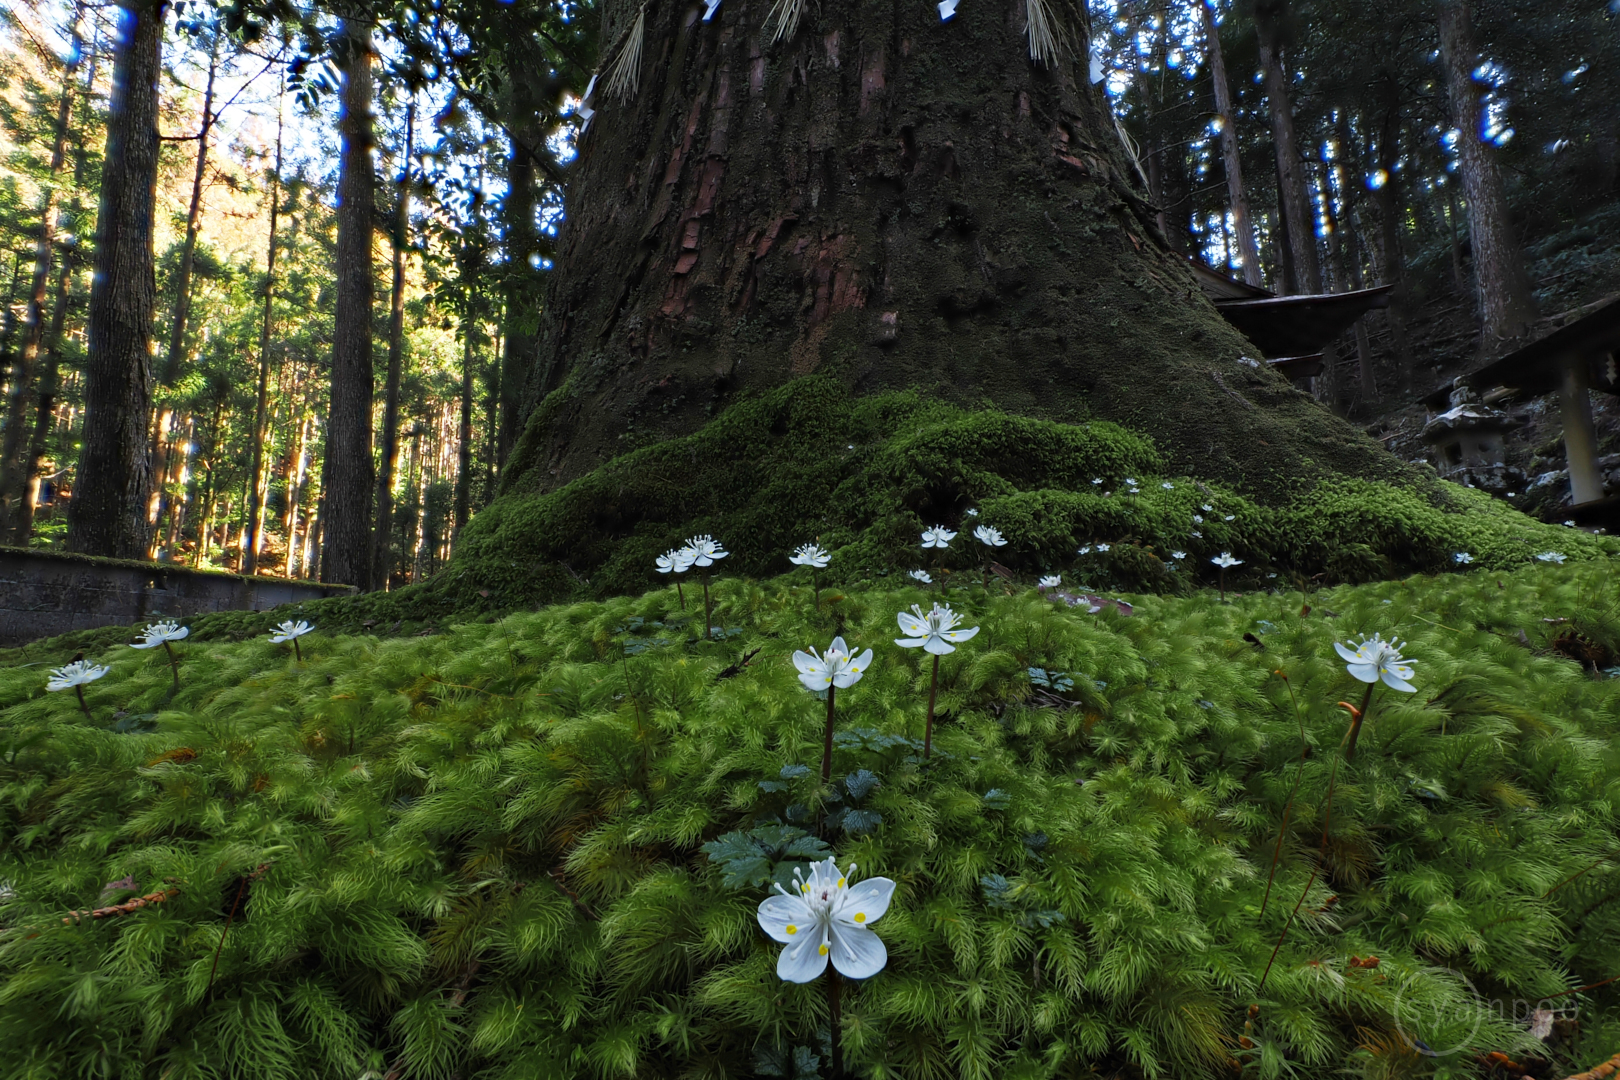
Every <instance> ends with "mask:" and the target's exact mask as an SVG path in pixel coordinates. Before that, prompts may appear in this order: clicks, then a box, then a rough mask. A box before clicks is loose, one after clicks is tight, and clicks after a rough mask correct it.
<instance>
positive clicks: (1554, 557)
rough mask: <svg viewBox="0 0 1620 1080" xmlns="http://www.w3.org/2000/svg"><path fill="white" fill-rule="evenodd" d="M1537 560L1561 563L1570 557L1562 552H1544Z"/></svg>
mask: <svg viewBox="0 0 1620 1080" xmlns="http://www.w3.org/2000/svg"><path fill="white" fill-rule="evenodd" d="M1536 558H1538V559H1540V560H1541V561H1542V562H1551V563H1561V562H1563V561H1564V560H1565V559H1566V558H1568V556H1567V555H1565V554H1564V553H1563V552H1561V551H1543V552H1542V553H1541V554H1540V555H1537V556H1536Z"/></svg>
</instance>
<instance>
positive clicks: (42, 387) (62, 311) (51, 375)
mask: <svg viewBox="0 0 1620 1080" xmlns="http://www.w3.org/2000/svg"><path fill="white" fill-rule="evenodd" d="M75 261H76V260H75V259H74V255H73V252H72V251H71V250H70V251H65V252H63V253H62V267H61V269H60V270H59V271H58V272H57V276H56V299H55V300H54V301H52V304H51V326H50V330H49V331H48V332H47V333H46V335H45V363H44V365H43V366H42V367H41V368H40V372H39V393H38V394H37V395H36V397H35V403H34V431H33V435H32V437H31V438H30V439H29V440H28V450H27V453H26V454H25V455H24V456H23V459H22V462H21V466H20V470H19V471H20V475H21V477H22V485H23V495H22V498H21V499H19V500H18V502H17V510H16V513H15V515H14V516H13V519H12V522H11V531H10V533H9V534H8V535H7V536H6V537H5V538H4V540H5V542H6V543H9V544H12V545H13V546H15V547H27V546H28V540H29V537H30V536H31V535H32V534H33V531H34V514H35V512H36V511H37V510H38V508H39V494H40V492H39V463H40V462H41V461H42V460H44V458H45V449H46V446H47V444H48V441H49V439H50V436H51V428H52V426H53V425H54V423H55V418H56V390H57V382H58V378H59V377H58V371H59V369H60V367H61V363H62V327H63V325H64V324H65V323H66V321H67V310H68V294H69V290H70V288H71V287H72V282H73V267H74V263H75Z"/></svg>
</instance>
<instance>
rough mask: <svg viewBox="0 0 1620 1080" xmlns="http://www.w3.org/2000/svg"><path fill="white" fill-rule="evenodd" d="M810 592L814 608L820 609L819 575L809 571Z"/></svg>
mask: <svg viewBox="0 0 1620 1080" xmlns="http://www.w3.org/2000/svg"><path fill="white" fill-rule="evenodd" d="M810 592H811V595H813V596H814V597H815V608H816V610H817V611H820V610H821V575H820V574H818V573H816V572H815V571H814V570H812V571H810Z"/></svg>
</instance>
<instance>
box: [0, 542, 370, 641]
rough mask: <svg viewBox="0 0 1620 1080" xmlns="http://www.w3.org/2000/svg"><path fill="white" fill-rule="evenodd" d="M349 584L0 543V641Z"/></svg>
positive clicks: (282, 598) (256, 604)
mask: <svg viewBox="0 0 1620 1080" xmlns="http://www.w3.org/2000/svg"><path fill="white" fill-rule="evenodd" d="M350 591H352V590H350V589H349V588H348V587H347V586H344V585H322V584H321V583H319V582H314V581H289V580H286V579H284V578H270V577H245V576H243V575H241V574H224V573H218V572H214V571H204V570H191V569H187V568H186V567H183V566H170V565H168V564H165V563H146V562H131V561H125V560H122V559H98V558H91V557H89V556H85V555H65V554H55V553H47V552H40V551H24V550H21V549H18V548H0V645H5V646H12V645H20V644H22V643H23V642H26V641H35V640H37V639H39V638H46V637H53V636H55V635H56V634H66V633H68V632H70V631H73V630H88V629H92V628H94V627H97V626H113V625H131V626H144V625H146V623H147V622H149V621H153V620H156V619H158V618H159V617H169V618H184V617H186V616H190V615H201V614H206V613H208V612H212V611H263V610H265V609H267V608H273V607H276V606H278V605H280V604H293V603H298V602H301V601H305V600H319V599H321V598H323V597H327V596H338V595H342V594H344V593H348V592H350Z"/></svg>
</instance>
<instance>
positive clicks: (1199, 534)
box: [1192, 529, 1204, 540]
mask: <svg viewBox="0 0 1620 1080" xmlns="http://www.w3.org/2000/svg"><path fill="white" fill-rule="evenodd" d="M1192 534H1193V535H1194V536H1196V537H1198V538H1199V539H1200V540H1202V539H1203V538H1204V534H1203V533H1201V532H1199V531H1198V530H1197V529H1194V530H1193V531H1192Z"/></svg>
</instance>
